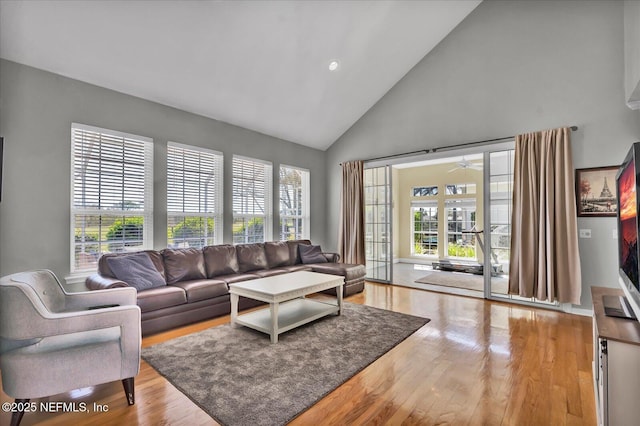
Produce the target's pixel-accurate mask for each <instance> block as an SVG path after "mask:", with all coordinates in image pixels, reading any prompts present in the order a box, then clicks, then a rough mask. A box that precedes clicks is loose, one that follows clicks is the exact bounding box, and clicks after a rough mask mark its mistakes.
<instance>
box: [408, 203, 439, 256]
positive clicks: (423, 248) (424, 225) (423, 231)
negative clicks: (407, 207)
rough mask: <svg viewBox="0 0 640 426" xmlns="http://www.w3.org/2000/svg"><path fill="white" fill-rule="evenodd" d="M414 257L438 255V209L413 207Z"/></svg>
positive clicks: (433, 207) (435, 206) (434, 207)
mask: <svg viewBox="0 0 640 426" xmlns="http://www.w3.org/2000/svg"><path fill="white" fill-rule="evenodd" d="M411 216H412V218H413V253H412V254H414V255H426V256H437V255H438V207H437V205H434V206H431V207H412V208H411Z"/></svg>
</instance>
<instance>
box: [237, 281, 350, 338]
mask: <svg viewBox="0 0 640 426" xmlns="http://www.w3.org/2000/svg"><path fill="white" fill-rule="evenodd" d="M343 285H344V277H342V276H339V275H330V274H320V273H316V272H308V271H298V272H291V273H288V274H283V275H275V276H272V277H267V278H258V279H255V280H250V281H244V282H239V283H234V284H229V293H230V294H231V325H232V326H236V325H238V324H240V325H244V326H246V327H250V328H253V329H255V330H258V331H262V332H263V333H267V334H269V335H270V336H271V343H278V334H280V333H284V332H285V331H288V330H291V329H293V328H296V327H299V326H301V325H302V324H306V323H308V322H311V321H314V320H316V319H318V318H322V317H324V316H327V315H330V314H338V315H340V314H341V313H342V286H343ZM330 288H335V289H336V294H337V303H336V302H334V301H332V300H330V299H329V300H326V301H323V300H315V299H308V298H305V296H306V295H308V294H311V293H317V292H319V291H322V290H327V289H330ZM240 296H244V297H248V298H250V299H255V300H260V301H262V302H267V303H268V304H269V307H268V308H264V309H259V310H256V311H252V312H249V313H246V314H242V315H238V300H239V297H240Z"/></svg>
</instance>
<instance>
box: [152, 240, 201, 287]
mask: <svg viewBox="0 0 640 426" xmlns="http://www.w3.org/2000/svg"><path fill="white" fill-rule="evenodd" d="M162 258H163V259H164V269H165V273H166V276H167V284H174V283H177V282H179V281H187V280H200V279H204V278H207V274H206V273H205V270H204V256H203V255H202V250H198V249H195V248H185V249H164V250H162Z"/></svg>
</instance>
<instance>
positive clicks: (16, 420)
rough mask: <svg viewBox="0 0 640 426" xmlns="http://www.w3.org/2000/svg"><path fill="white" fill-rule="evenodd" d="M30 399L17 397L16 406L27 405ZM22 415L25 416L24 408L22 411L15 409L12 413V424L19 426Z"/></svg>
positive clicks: (12, 425)
mask: <svg viewBox="0 0 640 426" xmlns="http://www.w3.org/2000/svg"><path fill="white" fill-rule="evenodd" d="M28 402H29V399H28V398H27V399H17V398H16V406H17V407H25V406H26V405H27V403H28ZM22 416H24V408H23V409H22V410H21V411H14V412H13V414H12V415H11V426H18V425H19V424H20V422H21V421H22Z"/></svg>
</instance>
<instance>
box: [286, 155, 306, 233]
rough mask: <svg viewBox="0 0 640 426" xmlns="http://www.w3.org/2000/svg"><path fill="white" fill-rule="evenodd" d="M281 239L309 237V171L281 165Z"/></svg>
mask: <svg viewBox="0 0 640 426" xmlns="http://www.w3.org/2000/svg"><path fill="white" fill-rule="evenodd" d="M279 186H280V240H282V241H284V240H298V239H308V238H309V235H310V232H309V227H310V208H309V171H308V170H304V169H299V168H297V167H291V166H280V183H279Z"/></svg>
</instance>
